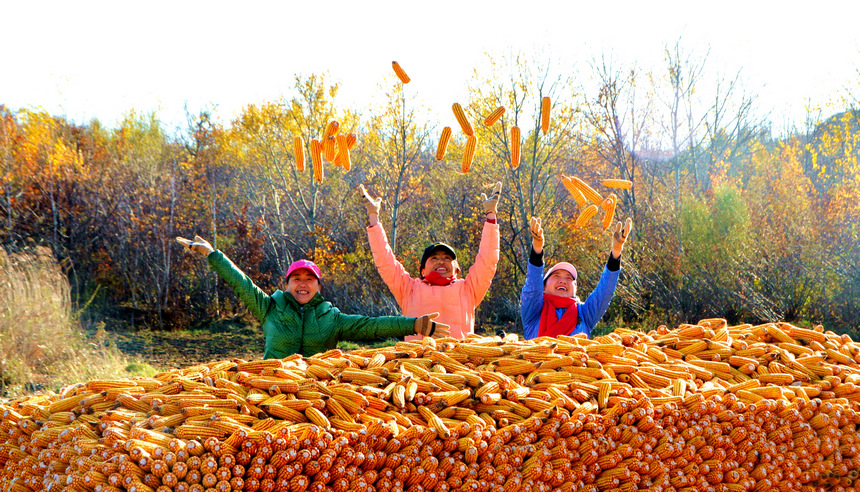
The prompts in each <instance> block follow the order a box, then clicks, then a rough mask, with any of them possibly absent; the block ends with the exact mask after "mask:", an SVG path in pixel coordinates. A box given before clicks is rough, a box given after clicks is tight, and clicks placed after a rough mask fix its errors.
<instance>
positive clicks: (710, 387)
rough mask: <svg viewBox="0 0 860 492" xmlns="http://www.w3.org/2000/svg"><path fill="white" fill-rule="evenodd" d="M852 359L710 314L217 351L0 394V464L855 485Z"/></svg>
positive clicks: (86, 476)
mask: <svg viewBox="0 0 860 492" xmlns="http://www.w3.org/2000/svg"><path fill="white" fill-rule="evenodd" d="M819 330H820V328H819ZM858 360H860V349H858V344H857V343H856V342H853V341H852V340H851V339H850V338H848V337H847V336H838V335H835V334H832V333H829V332H828V333H823V332H822V331H816V330H805V329H801V328H797V327H794V326H791V325H788V324H785V323H778V324H767V325H761V326H750V325H743V326H735V327H727V326H726V325H725V322H724V321H722V320H705V321H702V322H700V324H699V325H695V326H694V325H683V326H681V327H679V328H678V329H675V330H667V329H665V327H660V328H659V329H657V330H654V331H652V332H650V333H647V334H645V333H641V332H634V331H627V330H617V331H615V332H614V333H612V334H610V335H607V336H604V337H598V338H596V339H594V340H588V339H585V338H578V337H561V338H559V339H537V340H531V341H527V342H524V341H517V340H516V338H515V336H512V335H509V336H508V337H506V338H505V339H502V338H499V337H484V338H478V337H473V338H471V339H469V340H466V341H457V340H453V339H443V340H434V339H432V338H426V339H425V340H424V341H423V342H422V343H407V342H401V343H398V344H397V345H396V346H394V347H388V348H380V349H372V350H358V351H353V352H349V353H342V352H340V351H337V350H335V351H331V352H327V353H324V354H319V355H317V356H315V357H310V358H300V357H290V358H287V359H284V360H266V361H251V362H244V361H234V362H218V363H213V364H208V365H201V366H196V367H190V368H186V369H182V370H175V371H171V372H166V373H162V374H160V375H157V376H156V377H155V378H153V379H131V380H104V381H90V382H89V383H87V384H80V385H76V386H71V387H68V388H65V389H64V390H63V391H62V392H61V394H59V395H37V396H30V397H26V398H22V399H19V400H15V401H13V402H11V403H9V404H6V405H2V409H0V412H2V427H0V429H2V437H0V440H2V441H0V442H2V447H0V465H2V466H3V471H2V473H3V475H2V481H0V483H2V489H3V490H8V491H27V490H93V491H108V490H109V491H115V490H129V491H151V490H159V491H166V490H180V491H183V490H187V491H191V490H194V491H206V490H216V491H227V490H245V491H256V490H261V491H271V490H296V491H305V490H313V491H328V490H332V491H339V492H345V491H347V490H349V491H352V490H359V491H370V490H376V491H395V490H397V491H400V490H410V491H421V490H426V491H429V490H468V491H472V492H479V491H480V492H487V491H489V490H490V489H491V488H495V487H498V486H504V487H505V490H506V492H513V491H550V490H562V491H572V490H613V491H627V490H654V491H656V490H684V491H707V490H715V491H716V490H726V491H742V490H756V491H758V490H769V489H777V490H810V491H811V490H857V487H855V486H854V481H855V479H856V478H857V474H858V472H857V470H860V455H858V449H860V448H859V447H858V446H860V443H858V439H860V438H858V423H860V409H858V402H860V366H858V364H857V361H858Z"/></svg>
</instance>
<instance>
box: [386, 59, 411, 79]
mask: <svg viewBox="0 0 860 492" xmlns="http://www.w3.org/2000/svg"><path fill="white" fill-rule="evenodd" d="M391 67H392V68H394V73H395V74H397V78H398V79H400V81H401V82H403V83H404V84H408V83H409V81H410V80H412V79H410V78H409V76H408V75H406V71H405V70H403V67H401V66H400V64H399V63H397V62H396V61H393V62H391Z"/></svg>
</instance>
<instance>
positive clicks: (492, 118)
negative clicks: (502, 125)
mask: <svg viewBox="0 0 860 492" xmlns="http://www.w3.org/2000/svg"><path fill="white" fill-rule="evenodd" d="M503 114H505V107H504V106H499V107H498V108H496V109H495V110H494V111H493V112H492V113H490V114H489V116H487V117H486V118H484V126H493V123H495V122H497V121H499V118H501V117H502V115H503Z"/></svg>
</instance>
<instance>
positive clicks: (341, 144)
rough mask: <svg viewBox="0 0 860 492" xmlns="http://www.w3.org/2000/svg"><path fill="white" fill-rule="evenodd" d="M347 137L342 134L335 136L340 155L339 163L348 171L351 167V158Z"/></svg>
mask: <svg viewBox="0 0 860 492" xmlns="http://www.w3.org/2000/svg"><path fill="white" fill-rule="evenodd" d="M348 140H349V137H347V136H346V135H343V134H338V136H337V153H338V156H340V165H341V166H342V167H343V170H344V171H349V170H350V169H351V168H352V160H351V159H350V156H349V143H348V142H347V141H348Z"/></svg>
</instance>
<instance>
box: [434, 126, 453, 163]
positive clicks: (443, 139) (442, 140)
mask: <svg viewBox="0 0 860 492" xmlns="http://www.w3.org/2000/svg"><path fill="white" fill-rule="evenodd" d="M449 141H451V127H450V126H446V127H445V128H443V129H442V135H441V136H440V137H439V144H438V145H437V146H436V160H437V161H441V160H442V159H444V158H445V153H446V152H448V142H449Z"/></svg>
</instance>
